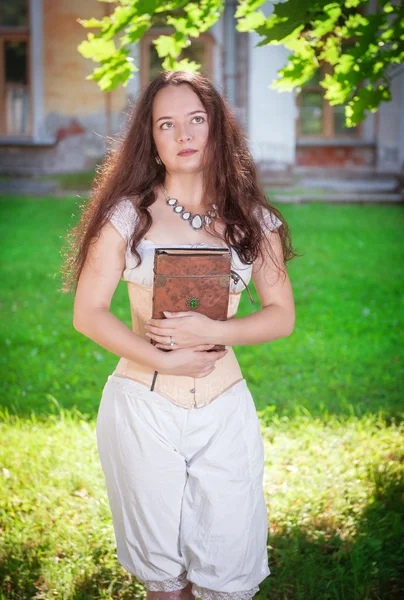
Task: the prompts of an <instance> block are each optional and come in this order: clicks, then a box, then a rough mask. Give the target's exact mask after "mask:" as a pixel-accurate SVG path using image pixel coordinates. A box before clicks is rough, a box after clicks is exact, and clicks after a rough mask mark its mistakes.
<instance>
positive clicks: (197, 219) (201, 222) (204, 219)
mask: <svg viewBox="0 0 404 600" xmlns="http://www.w3.org/2000/svg"><path fill="white" fill-rule="evenodd" d="M160 188H161V190H162V192H163V194H164V197H165V199H166V203H167V204H168V206H171V208H172V209H173V211H174V212H175V213H177V214H178V215H181V218H182V219H184V221H188V223H189V224H190V225H191V227H192V229H194V230H195V231H200V230H201V229H202V227H204V226H205V225H209V223H211V222H212V219H215V218H216V217H217V205H216V204H212V209H210V210H208V211H207V212H206V215H202V216H201V215H193V214H192V213H190V212H189V211H186V210H185V207H184V206H182V204H177V202H178V200H177V198H170V196H169V195H168V193H167V191H166V190H165V189H164V186H163V185H160Z"/></svg>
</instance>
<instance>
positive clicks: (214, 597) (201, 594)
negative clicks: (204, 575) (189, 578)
mask: <svg viewBox="0 0 404 600" xmlns="http://www.w3.org/2000/svg"><path fill="white" fill-rule="evenodd" d="M258 591H259V587H258V585H257V586H255V587H253V588H252V589H251V590H247V591H245V592H216V591H215V590H209V589H208V588H204V587H199V585H197V584H196V583H193V584H192V593H193V595H194V596H196V597H197V598H201V600H250V598H252V597H253V596H254V595H255V594H256V593H257V592H258Z"/></svg>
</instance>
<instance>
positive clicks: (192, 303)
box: [187, 296, 200, 308]
mask: <svg viewBox="0 0 404 600" xmlns="http://www.w3.org/2000/svg"><path fill="white" fill-rule="evenodd" d="M199 305H200V301H199V298H197V297H196V296H190V297H189V298H187V306H188V307H189V308H198V306H199Z"/></svg>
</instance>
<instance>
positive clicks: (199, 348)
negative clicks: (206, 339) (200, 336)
mask: <svg viewBox="0 0 404 600" xmlns="http://www.w3.org/2000/svg"><path fill="white" fill-rule="evenodd" d="M214 345H215V344H199V346H192V350H194V351H195V352H202V351H204V350H210V349H211V348H213V346H214Z"/></svg>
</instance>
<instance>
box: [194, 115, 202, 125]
mask: <svg viewBox="0 0 404 600" xmlns="http://www.w3.org/2000/svg"><path fill="white" fill-rule="evenodd" d="M194 119H200V121H198V124H199V123H203V122H204V120H205V119H204V118H203V117H201V116H199V117H194V118H193V119H192V120H194Z"/></svg>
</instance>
